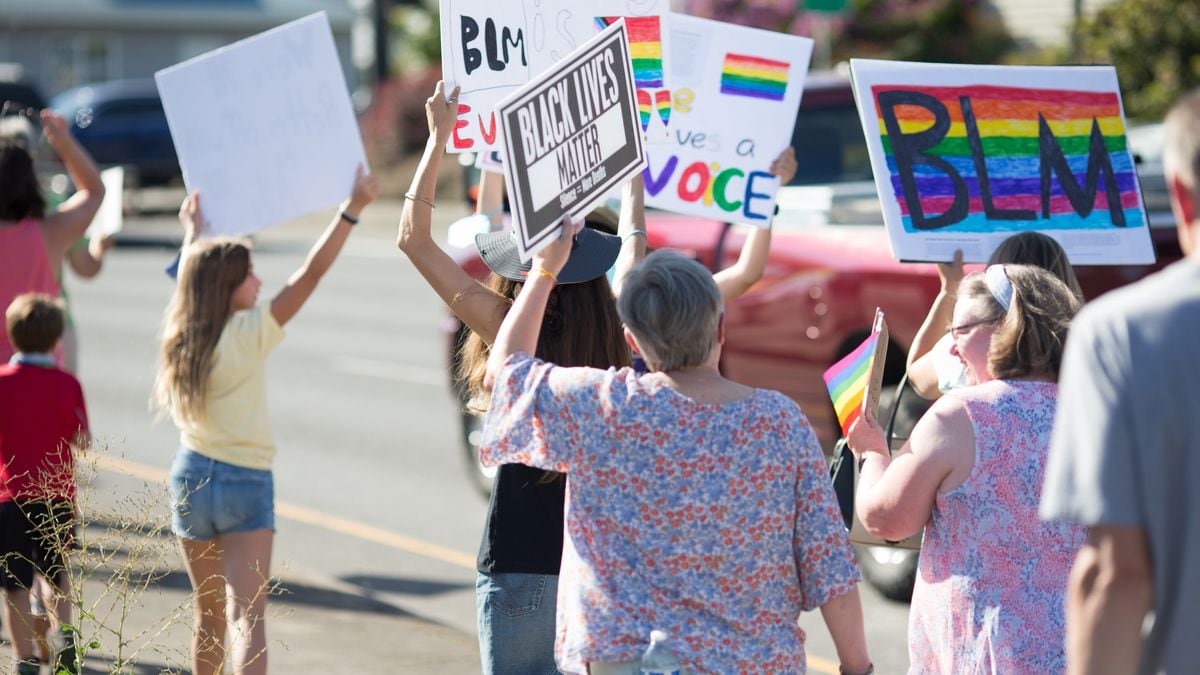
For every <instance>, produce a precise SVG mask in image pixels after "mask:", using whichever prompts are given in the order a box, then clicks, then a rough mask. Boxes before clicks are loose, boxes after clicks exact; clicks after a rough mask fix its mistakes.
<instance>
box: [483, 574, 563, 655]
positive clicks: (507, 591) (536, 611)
mask: <svg viewBox="0 0 1200 675" xmlns="http://www.w3.org/2000/svg"><path fill="white" fill-rule="evenodd" d="M557 599H558V575H552V574H513V573H502V574H484V573H483V572H480V573H479V576H478V577H477V578H476V580H475V608H476V618H477V619H478V622H479V656H480V659H481V660H482V662H483V675H542V674H543V673H544V674H547V675H549V674H551V673H557V672H558V668H557V666H555V665H554V610H555V605H556V604H557V603H556V601H557Z"/></svg>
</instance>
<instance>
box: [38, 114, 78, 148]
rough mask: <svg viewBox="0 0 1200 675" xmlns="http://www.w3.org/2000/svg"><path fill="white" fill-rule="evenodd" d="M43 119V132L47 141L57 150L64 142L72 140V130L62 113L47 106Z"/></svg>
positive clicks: (42, 115)
mask: <svg viewBox="0 0 1200 675" xmlns="http://www.w3.org/2000/svg"><path fill="white" fill-rule="evenodd" d="M41 120H42V134H43V135H45V137H46V142H47V143H49V144H50V145H51V146H53V147H54V148H55V149H56V150H57V149H58V147H59V146H60V145H61V144H62V143H65V142H68V141H70V140H71V131H70V129H69V128H68V127H67V121H66V120H65V119H63V118H62V115H59V114H58V113H56V112H54V111H53V110H50V109H49V108H47V109H45V110H43V111H42V112H41Z"/></svg>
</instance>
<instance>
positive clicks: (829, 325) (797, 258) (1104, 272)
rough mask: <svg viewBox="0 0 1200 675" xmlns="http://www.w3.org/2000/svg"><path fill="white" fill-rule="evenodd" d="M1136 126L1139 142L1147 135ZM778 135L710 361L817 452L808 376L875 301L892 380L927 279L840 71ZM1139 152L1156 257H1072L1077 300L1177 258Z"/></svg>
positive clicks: (893, 592) (902, 571) (737, 239)
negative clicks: (749, 262)
mask: <svg viewBox="0 0 1200 675" xmlns="http://www.w3.org/2000/svg"><path fill="white" fill-rule="evenodd" d="M1147 135H1148V136H1149V138H1150V139H1151V140H1150V141H1149V142H1150V143H1153V139H1154V138H1155V135H1154V134H1153V133H1150V134H1147ZM1129 136H1130V144H1131V146H1132V147H1135V151H1136V147H1137V145H1136V144H1137V140H1138V137H1139V134H1137V133H1135V132H1134V131H1131V132H1130V135H1129ZM1160 143H1161V141H1160ZM792 144H793V146H794V147H795V149H796V157H797V159H798V160H799V163H800V170H799V171H798V172H797V175H796V177H795V179H794V180H793V181H792V183H791V184H790V185H788V186H785V187H784V188H781V191H780V195H779V200H778V201H779V205H780V211H779V215H778V216H776V219H775V225H774V234H773V238H772V242H771V253H770V257H769V259H768V263H767V267H766V271H765V273H764V275H763V278H762V280H761V281H759V282H758V283H757V284H756V285H755V286H754V287H753V288H752V289H751V290H750V291H749V292H748V293H746V294H745V295H743V296H742V297H740V298H738V299H737V300H735V301H734V302H732V303H730V304H729V305H728V306H727V307H726V309H725V316H726V341H725V347H724V350H723V352H722V370H723V371H724V374H725V375H726V376H727V377H729V378H731V379H733V380H736V381H738V382H741V383H743V384H746V385H750V386H754V387H763V388H767V389H776V390H779V391H782V392H784V393H785V394H787V395H788V396H790V397H792V398H793V399H795V400H796V402H797V403H799V405H800V408H801V409H802V410H803V411H804V413H805V414H806V415H807V416H808V418H809V420H810V421H811V422H812V424H813V426H814V428H815V429H816V430H817V433H818V435H819V436H820V438H821V442H822V444H823V445H824V446H825V448H826V451H827V452H829V451H830V450H832V448H833V445H834V443H835V442H836V440H837V437H838V434H839V433H840V432H839V430H838V427H837V421H836V418H835V417H834V412H833V406H832V404H831V403H830V401H829V397H828V394H827V393H826V390H825V383H824V380H823V379H822V377H821V375H822V373H823V372H824V371H825V370H826V369H827V368H828V367H829V366H830V365H832V364H833V363H835V362H836V361H837V360H838V359H840V358H841V357H842V356H844V355H845V354H847V353H849V352H850V351H851V350H852V349H853V348H854V347H855V346H857V345H858V344H859V343H861V342H862V341H863V340H864V339H866V337H867V335H868V334H869V332H870V327H871V322H872V319H873V318H874V315H875V308H876V307H880V308H882V309H883V310H884V312H885V313H886V316H887V322H888V329H889V332H890V334H891V343H890V346H889V348H888V353H887V365H886V367H885V375H884V382H885V384H888V385H893V386H894V385H895V384H897V383H899V381H900V378H901V376H902V375H903V374H904V367H905V357H906V352H907V349H908V347H909V345H910V344H911V343H912V340H913V338H914V336H915V335H916V332H917V329H918V328H919V327H920V325H921V322H922V321H923V320H924V318H925V315H926V313H927V312H928V311H929V308H930V306H931V304H932V303H933V299H934V296H935V295H937V292H938V287H939V282H938V277H937V271H936V269H935V267H934V266H933V265H931V264H911V263H904V264H902V263H899V262H897V261H896V260H895V259H894V258H893V257H892V255H891V249H890V246H889V243H888V238H887V233H886V231H885V230H884V227H883V225H882V215H881V212H880V209H879V203H878V199H877V197H876V192H875V186H874V183H873V182H871V167H870V162H869V159H868V157H867V150H866V143H865V140H864V138H863V134H862V127H861V124H860V122H859V118H858V114H857V112H856V109H855V106H854V98H853V94H852V93H851V90H850V85H849V82H848V81H847V80H846V79H845V78H844V77H840V76H836V75H819V74H818V75H814V76H810V80H809V82H808V83H807V84H806V87H805V91H804V98H803V102H802V104H801V108H800V114H799V116H798V118H797V123H796V131H795V133H794V135H793V143H792ZM1141 154H1142V155H1143V156H1141V157H1139V174H1140V175H1141V176H1142V182H1143V192H1144V195H1145V199H1146V203H1147V208H1148V210H1149V211H1150V214H1151V219H1150V220H1151V231H1152V234H1153V238H1154V243H1155V249H1156V251H1157V253H1158V264H1157V265H1153V266H1105V267H1077V268H1076V272H1077V274H1078V276H1079V281H1080V284H1081V285H1082V287H1083V289H1084V292H1085V294H1086V295H1087V296H1088V297H1089V298H1093V297H1095V296H1097V295H1099V294H1101V293H1103V292H1105V291H1108V290H1111V289H1113V288H1116V287H1118V286H1122V285H1124V284H1127V283H1129V282H1131V281H1134V280H1136V279H1139V278H1141V277H1143V276H1145V275H1146V274H1149V273H1150V272H1152V271H1154V270H1155V269H1158V268H1161V267H1162V266H1164V265H1166V264H1168V263H1170V262H1173V261H1175V260H1178V259H1179V257H1180V250H1179V243H1178V240H1177V239H1176V233H1175V228H1174V224H1173V220H1172V218H1171V215H1170V212H1169V205H1168V204H1167V197H1166V185H1165V182H1164V181H1163V179H1162V173H1161V169H1160V168H1159V167H1160V166H1161V164H1160V163H1158V162H1156V161H1155V160H1156V159H1157V156H1158V155H1157V152H1156V149H1155V148H1153V147H1150V148H1149V150H1147V151H1144V152H1143V153H1141ZM647 220H648V223H647V226H648V227H647V229H648V240H649V246H650V247H651V248H654V249H657V248H674V249H678V250H681V251H684V252H686V253H688V254H689V255H691V256H692V257H694V258H695V259H697V260H699V261H700V262H701V263H703V264H705V265H706V266H708V267H709V268H711V269H713V270H716V269H721V268H722V267H725V266H726V265H728V264H732V262H733V261H734V260H736V258H737V255H738V252H739V251H740V250H741V245H742V241H743V239H744V237H745V233H744V231H743V230H742V229H741V228H731V227H730V226H729V225H727V224H724V223H720V222H715V221H710V220H704V219H699V218H695V217H685V216H677V215H673V214H667V213H661V212H652V213H650V214H648V216H647ZM845 223H854V224H845ZM460 263H461V264H462V265H463V267H464V268H465V269H467V270H468V271H469V272H470V273H471V274H472V275H475V276H477V277H479V278H482V277H484V276H486V275H487V272H488V270H487V268H486V266H484V265H483V263H482V261H481V260H480V259H479V257H478V255H477V254H475V253H474V251H463V252H462V259H461V260H460ZM451 328H453V329H454V331H455V332H454V333H453V334H454V335H456V339H455V340H453V341H452V343H453V344H456V343H457V338H458V337H461V328H460V327H459V326H458V325H457V322H454V323H453V325H452V326H451ZM453 353H454V352H453V351H452V352H451V354H452V356H451V358H452V359H453V358H454V357H453ZM926 407H927V405H926V404H925V403H924V402H923V401H921V400H920V399H919V398H918V397H917V396H916V395H915V394H914V393H913V392H911V391H909V392H908V394H906V396H905V405H904V406H902V409H903V410H904V414H903V417H902V419H900V420H899V421H898V424H897V436H899V437H904V436H907V429H909V428H911V424H912V423H913V422H915V420H916V419H917V417H919V415H920V414H921V413H922V412H923V411H924V409H925V408H926ZM463 430H464V437H463V438H464V449H465V450H466V459H467V461H468V462H469V466H471V467H473V472H474V473H473V475H474V476H475V477H476V478H477V479H478V480H479V484H480V487H481V488H483V489H485V490H486V489H488V487H489V486H490V477H489V476H487V475H481V474H479V473H478V472H477V471H476V470H475V469H474V467H477V466H478V462H477V457H478V455H477V452H476V448H475V445H476V444H477V442H478V438H479V425H478V422H477V421H476V420H474V419H473V418H471V417H469V416H464V418H463ZM876 553H878V554H879V556H876V557H874V558H872V557H871V556H864V555H861V553H860V561H861V562H862V563H863V565H862V567H863V572H864V575H865V576H866V577H867V579H868V581H871V582H872V583H874V584H875V585H876V586H878V587H879V588H880V590H882V591H883V592H884V593H885V594H887V595H889V596H891V597H896V598H906V596H907V594H909V593H911V586H912V574H913V572H914V571H915V558H916V556H915V555H912V554H911V553H910V552H907V551H895V550H893V549H882V550H881V551H878V552H876ZM897 554H899V555H897Z"/></svg>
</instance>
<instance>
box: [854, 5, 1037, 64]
mask: <svg viewBox="0 0 1200 675" xmlns="http://www.w3.org/2000/svg"><path fill="white" fill-rule="evenodd" d="M1014 46H1015V43H1014V42H1013V39H1012V36H1011V35H1009V33H1008V29H1007V28H1005V26H1004V22H1003V20H1002V19H1001V18H1000V16H999V15H998V14H996V12H995V10H994V9H992V8H991V7H990V5H988V4H987V3H984V2H981V1H980V0H856V2H855V3H854V14H853V16H852V18H851V20H850V22H849V24H847V26H846V29H845V32H844V33H843V34H842V37H841V39H840V40H839V41H838V43H837V45H836V46H835V54H837V55H838V56H840V57H841V58H850V57H852V56H860V57H865V56H876V57H882V58H889V59H897V60H901V61H928V62H933V63H998V62H1000V61H1001V59H1003V58H1004V57H1005V56H1006V55H1007V54H1009V53H1010V52H1011V51H1012V50H1013V48H1014Z"/></svg>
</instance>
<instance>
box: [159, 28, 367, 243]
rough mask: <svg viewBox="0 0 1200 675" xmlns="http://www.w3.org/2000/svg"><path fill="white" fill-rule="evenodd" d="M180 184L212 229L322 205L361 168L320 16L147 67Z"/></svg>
mask: <svg viewBox="0 0 1200 675" xmlns="http://www.w3.org/2000/svg"><path fill="white" fill-rule="evenodd" d="M155 81H156V82H157V84H158V91H159V94H161V96H162V101H163V108H164V109H165V111H166V114H167V122H168V123H169V124H170V127H171V138H172V139H173V140H174V142H175V150H176V153H177V155H178V156H179V165H180V167H181V168H182V169H183V179H184V183H185V184H186V186H187V188H188V190H200V191H201V192H202V193H203V195H204V196H203V200H204V213H205V217H206V218H207V219H208V220H209V222H210V224H211V226H212V233H213V234H247V233H250V232H254V231H257V230H260V229H263V228H266V227H270V226H271V225H275V224H278V223H282V222H285V221H288V220H291V219H293V218H297V217H299V216H303V215H305V214H308V213H312V212H313V211H317V210H319V209H323V208H328V207H331V206H333V205H335V204H337V203H338V202H339V201H341V200H342V199H343V198H345V197H346V195H348V194H350V190H351V188H352V187H353V185H354V171H355V167H357V166H358V165H359V164H360V163H361V164H362V165H363V166H364V167H366V153H365V152H364V151H363V145H362V138H361V136H360V134H359V130H358V122H357V120H356V119H355V116H354V110H353V108H352V106H351V105H350V96H349V93H348V91H347V89H346V80H345V76H344V75H343V72H342V66H341V63H340V61H339V60H338V56H337V50H336V48H335V46H334V42H333V33H332V32H331V31H330V28H329V19H328V17H327V16H326V15H325V13H324V12H318V13H316V14H312V15H309V16H307V17H304V18H302V19H298V20H296V21H292V22H290V23H287V24H284V25H282V26H279V27H277V28H273V29H271V30H269V31H266V32H265V33H261V34H259V35H256V36H253V37H250V38H246V39H245V40H242V41H240V42H237V43H234V44H232V45H229V46H227V47H222V48H221V49H218V50H216V51H213V52H209V53H207V54H204V55H201V56H198V57H196V58H194V59H191V60H189V61H185V62H183V63H180V64H177V65H174V66H171V67H170V68H166V69H164V70H160V71H158V72H157V73H155Z"/></svg>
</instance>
